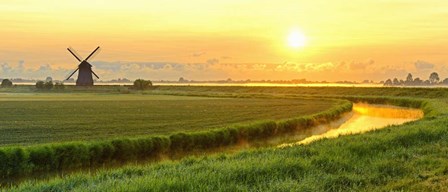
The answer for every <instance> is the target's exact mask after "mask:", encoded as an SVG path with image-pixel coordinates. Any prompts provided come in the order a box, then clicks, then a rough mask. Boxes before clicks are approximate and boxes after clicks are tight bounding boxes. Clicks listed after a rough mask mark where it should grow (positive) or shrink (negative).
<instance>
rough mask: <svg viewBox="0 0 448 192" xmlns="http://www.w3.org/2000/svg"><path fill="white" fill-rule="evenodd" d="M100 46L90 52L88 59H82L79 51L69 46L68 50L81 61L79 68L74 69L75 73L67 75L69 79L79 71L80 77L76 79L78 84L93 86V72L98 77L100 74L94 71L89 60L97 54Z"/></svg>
mask: <svg viewBox="0 0 448 192" xmlns="http://www.w3.org/2000/svg"><path fill="white" fill-rule="evenodd" d="M99 49H100V47H99V46H98V47H97V48H96V49H95V50H93V52H92V53H90V55H89V56H87V58H86V59H84V60H83V59H82V58H81V57H80V56H79V54H78V53H76V51H75V50H74V49H72V48H67V50H68V51H69V52H70V53H71V54H72V55H73V56H74V57H75V58H76V59H77V60H78V61H79V62H81V63H79V65H78V68H77V69H76V70H75V71H73V73H71V74H70V76H68V77H67V80H68V79H70V77H72V76H73V74H75V73H76V71H78V70H79V72H78V79H77V80H76V86H93V77H92V74H93V75H95V77H96V78H98V79H99V77H98V75H96V74H95V72H93V71H92V65H91V64H90V63H89V62H87V61H88V60H89V59H90V58H91V57H93V56H94V55H96V54H97V53H98V50H99Z"/></svg>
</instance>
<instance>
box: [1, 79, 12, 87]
mask: <svg viewBox="0 0 448 192" xmlns="http://www.w3.org/2000/svg"><path fill="white" fill-rule="evenodd" d="M1 87H12V81H11V80H9V79H3V81H2V84H1Z"/></svg>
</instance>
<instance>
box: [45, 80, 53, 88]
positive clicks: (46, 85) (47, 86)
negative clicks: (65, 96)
mask: <svg viewBox="0 0 448 192" xmlns="http://www.w3.org/2000/svg"><path fill="white" fill-rule="evenodd" d="M53 86H54V85H53V81H47V82H45V85H44V87H45V89H46V90H51V89H53Z"/></svg>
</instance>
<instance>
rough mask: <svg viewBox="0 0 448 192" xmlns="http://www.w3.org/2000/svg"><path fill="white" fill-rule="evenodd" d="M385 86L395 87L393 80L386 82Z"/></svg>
mask: <svg viewBox="0 0 448 192" xmlns="http://www.w3.org/2000/svg"><path fill="white" fill-rule="evenodd" d="M384 85H385V86H392V85H393V84H392V80H390V79H387V80H386V82H384Z"/></svg>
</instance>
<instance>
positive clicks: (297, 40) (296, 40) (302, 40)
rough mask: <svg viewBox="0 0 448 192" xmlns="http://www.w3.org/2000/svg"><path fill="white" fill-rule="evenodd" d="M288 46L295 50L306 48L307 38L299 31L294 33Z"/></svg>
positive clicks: (290, 36) (291, 34)
mask: <svg viewBox="0 0 448 192" xmlns="http://www.w3.org/2000/svg"><path fill="white" fill-rule="evenodd" d="M288 44H289V46H291V47H294V48H301V47H304V46H305V45H306V36H305V35H304V34H303V33H302V32H300V31H298V30H296V31H292V32H291V33H290V34H289V36H288Z"/></svg>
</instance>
